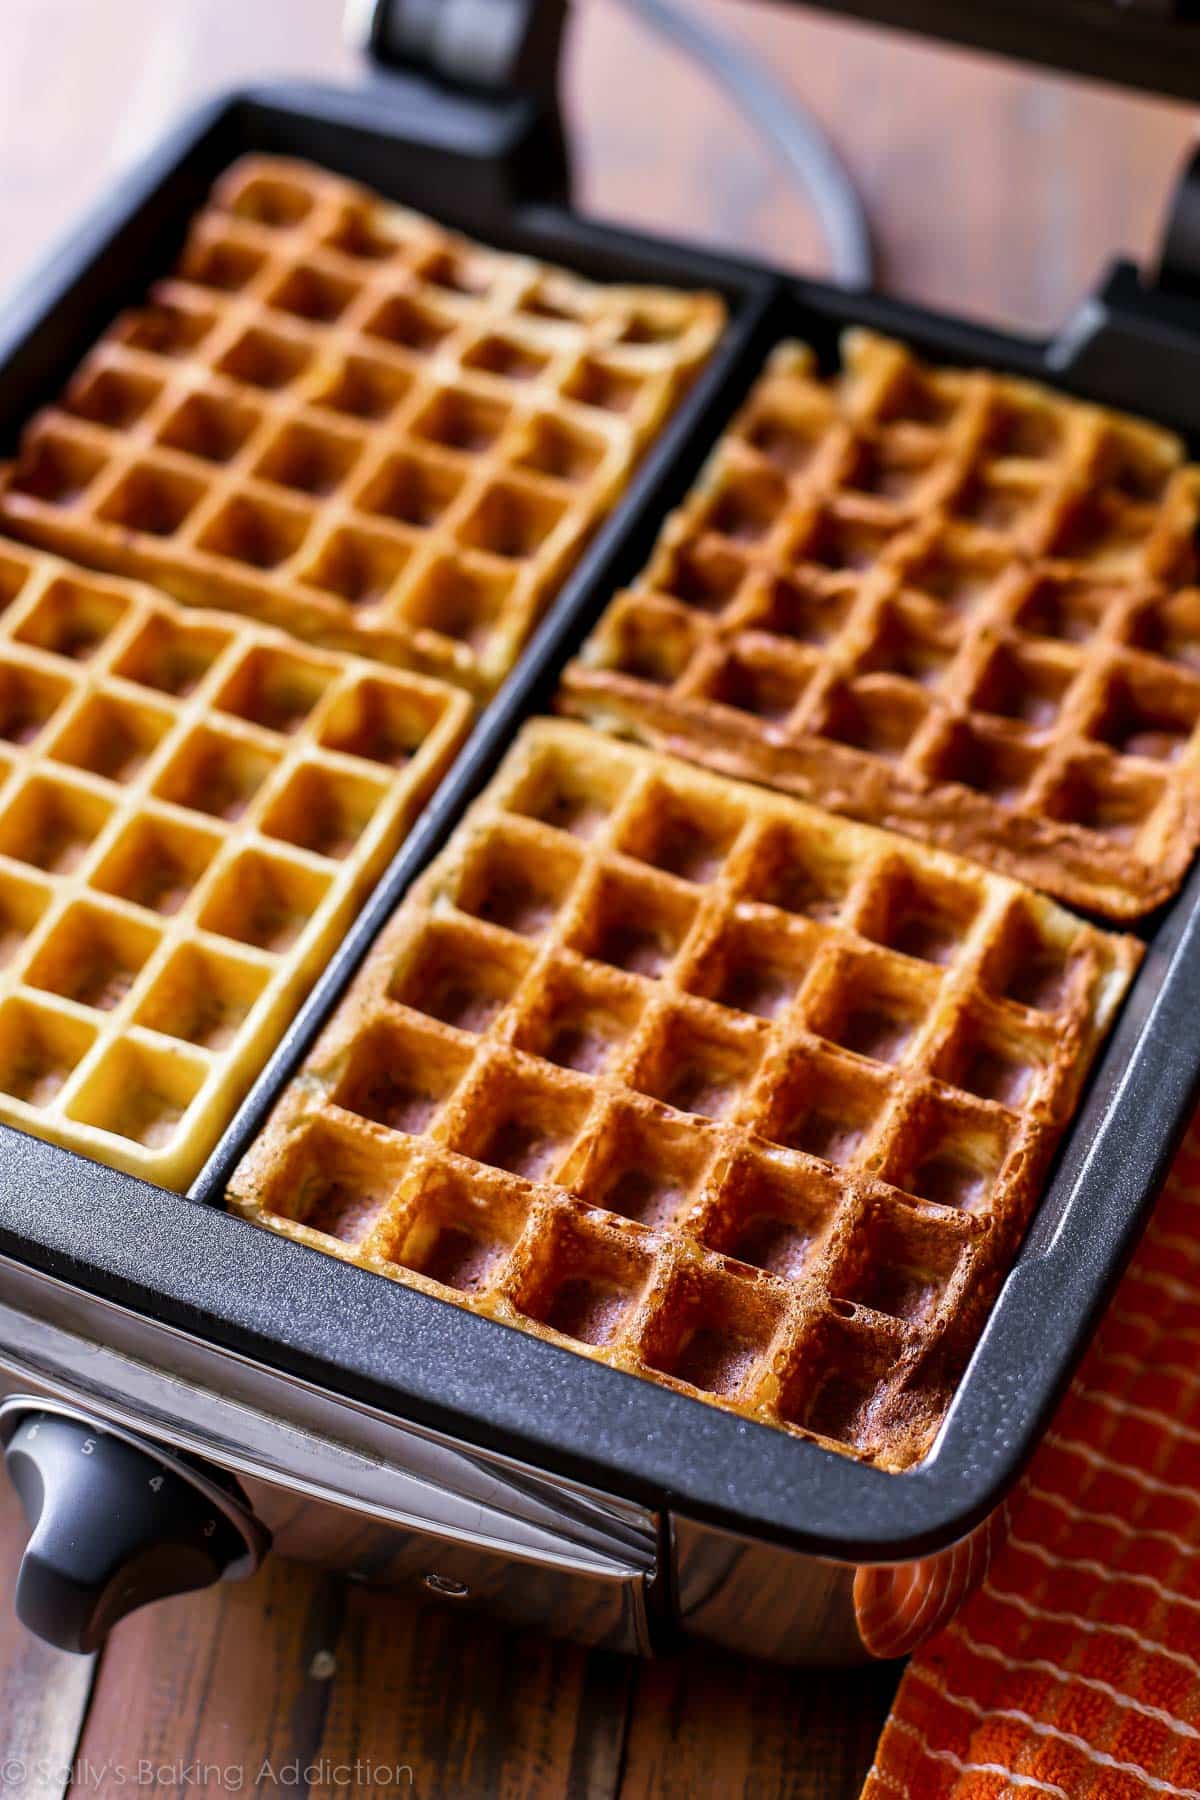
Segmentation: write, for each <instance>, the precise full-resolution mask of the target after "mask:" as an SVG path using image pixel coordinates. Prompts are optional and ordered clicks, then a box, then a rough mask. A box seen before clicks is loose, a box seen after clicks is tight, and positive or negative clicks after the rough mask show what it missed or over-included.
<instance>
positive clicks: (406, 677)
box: [0, 541, 471, 1189]
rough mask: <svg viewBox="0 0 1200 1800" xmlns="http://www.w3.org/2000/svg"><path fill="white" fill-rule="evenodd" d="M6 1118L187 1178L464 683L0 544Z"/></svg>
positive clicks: (291, 1005)
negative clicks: (191, 606) (307, 642)
mask: <svg viewBox="0 0 1200 1800" xmlns="http://www.w3.org/2000/svg"><path fill="white" fill-rule="evenodd" d="M0 602H2V606H3V610H2V611H0V790H2V791H0V964H2V966H0V1120H3V1122H4V1123H5V1124H8V1125H16V1126H19V1127H20V1128H21V1129H22V1130H23V1131H30V1132H33V1133H35V1134H36V1135H37V1136H38V1137H43V1138H49V1139H51V1140H52V1141H53V1142H55V1143H59V1144H66V1145H67V1146H68V1147H69V1148H70V1149H73V1150H78V1151H80V1152H81V1153H83V1154H84V1155H87V1156H91V1157H95V1158H97V1159H98V1160H99V1161H100V1162H105V1163H111V1164H112V1165H113V1166H114V1167H115V1168H119V1169H126V1170H128V1171H129V1172H130V1173H131V1174H134V1175H141V1176H143V1177H145V1178H146V1179H147V1180H150V1181H155V1182H158V1183H160V1184H161V1185H162V1186H163V1187H168V1188H178V1189H182V1188H185V1187H187V1185H188V1183H189V1182H190V1181H191V1180H192V1178H193V1177H194V1176H195V1175H196V1174H197V1173H198V1171H199V1169H200V1167H201V1165H202V1163H203V1162H204V1160H205V1158H206V1156H207V1155H208V1154H209V1152H210V1151H211V1149H212V1148H213V1145H214V1144H215V1142H216V1140H217V1138H218V1136H219V1135H220V1133H221V1132H222V1131H223V1130H224V1128H225V1126H226V1124H227V1123H228V1121H229V1118H230V1115H231V1113H232V1111H233V1109H234V1107H235V1106H236V1105H237V1103H238V1102H239V1101H240V1100H241V1098H242V1097H243V1095H244V1093H245V1092H246V1090H247V1088H248V1087H249V1085H250V1083H251V1081H252V1080H253V1079H254V1077H255V1076H256V1075H257V1074H258V1071H259V1070H260V1068H261V1067H262V1065H263V1063H264V1062H265V1061H266V1059H267V1057H268V1056H269V1055H270V1053H271V1051H272V1050H273V1049H274V1047H275V1044H276V1042H277V1041H278V1038H279V1036H280V1033H281V1032H282V1031H283V1029H284V1027H285V1026H286V1024H287V1023H288V1020H289V1018H290V1016H291V1014H292V1012H293V1011H294V1009H295V1007H296V1005H297V1003H298V1001H299V999H300V998H301V996H302V994H303V992H304V990H305V988H306V987H307V986H308V985H309V983H310V982H311V981H312V979H313V978H314V976H315V975H316V974H317V973H318V972H319V971H320V969H321V967H322V966H323V964H324V963H325V961H326V960H327V959H328V957H329V954H330V952H331V951H332V950H333V948H334V947H335V946H336V945H337V943H338V941H339V939H340V937H341V935H342V933H343V931H344V929H345V927H346V925H347V923H348V922H349V919H350V917H351V915H352V913H353V911H354V909H355V907H356V904H357V903H358V902H359V901H360V900H361V899H362V898H363V897H364V895H365V892H366V889H367V887H368V885H369V884H370V883H371V882H372V881H374V880H375V879H376V877H377V876H378V875H379V874H380V873H381V871H382V869H383V867H384V864H385V863H386V862H387V860H388V859H389V858H390V857H391V855H392V854H393V852H394V851H395V850H396V848H397V847H398V845H399V843H400V841H401V839H402V838H403V836H404V834H405V832H406V831H407V829H408V827H409V824H410V823H411V821H412V819H413V818H414V816H415V815H416V813H417V812H418V811H419V810H420V808H421V806H422V805H423V804H424V802H425V800H426V799H427V797H428V795H429V794H430V792H431V791H432V789H433V787H434V786H435V784H436V783H437V781H438V779H439V777H440V775H441V774H442V772H443V770H444V769H445V768H446V766H447V764H448V762H449V760H450V758H451V757H452V755H453V754H454V751H455V750H456V748H457V746H458V744H459V743H460V741H461V739H462V737H463V735H464V733H465V731H466V728H467V725H468V723H469V717H470V711H471V707H470V702H469V700H468V699H467V697H466V695H465V694H463V693H462V692H461V691H460V690H459V689H457V688H453V687H449V686H446V685H444V684H443V683H440V682H436V681H433V680H431V679H429V678H428V677H425V676H420V675H413V674H407V673H403V672H401V671H398V670H392V669H381V668H378V667H376V666H374V665H372V664H369V663H366V662H362V661H358V660H356V659H354V658H352V657H348V656H345V655H339V654H337V653H334V652H328V651H313V650H309V649H307V648H306V647H304V646H303V645H300V644H296V643H294V642H293V641H292V640H291V639H289V638H286V637H284V636H283V634H282V633H280V632H277V631H273V630H271V629H270V628H269V627H266V626H259V625H254V624H251V623H249V622H248V621H246V620H245V619H239V618H236V617H233V616H231V615H229V614H221V613H212V612H191V611H187V610H185V609H183V608H180V607H177V606H175V605H173V604H172V603H171V602H170V601H169V600H165V599H164V598H163V597H162V596H161V595H160V594H157V593H155V592H154V591H153V590H152V589H150V588H147V587H143V586H141V585H140V584H137V583H134V582H129V581H122V580H119V579H116V578H113V577H103V576H93V575H87V574H84V573H83V572H82V571H81V570H79V569H76V568H73V567H71V566H70V565H69V564H67V563H62V562H59V561H58V559H57V558H55V557H52V556H48V555H46V554H45V553H44V552H41V551H34V550H27V549H25V548H23V547H22V546H20V545H17V544H10V543H5V542H2V541H0Z"/></svg>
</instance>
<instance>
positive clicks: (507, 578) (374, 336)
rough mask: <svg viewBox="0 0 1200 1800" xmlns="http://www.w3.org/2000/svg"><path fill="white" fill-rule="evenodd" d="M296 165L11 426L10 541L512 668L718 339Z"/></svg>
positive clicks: (467, 668)
mask: <svg viewBox="0 0 1200 1800" xmlns="http://www.w3.org/2000/svg"><path fill="white" fill-rule="evenodd" d="M724 316H725V309H724V305H723V303H722V302H721V300H719V299H718V298H717V297H716V296H714V295H711V294H684V293H677V292H673V291H671V290H669V289H664V288H652V287H628V286H625V287H617V286H604V285H601V284H598V283H593V282H589V281H585V280H583V279H582V278H580V277H578V276H575V275H571V274H568V273H566V272H565V271H562V270H559V269H554V268H550V267H547V266H545V265H543V264H540V263H537V262H534V261H533V260H531V259H530V258H528V257H524V256H515V255H507V254H502V253H500V252H499V251H495V250H490V249H485V248H484V247H482V246H481V245H478V244H474V243H471V242H468V241H467V240H466V239H464V238H461V237H458V236H454V235H452V234H451V233H449V232H447V231H444V230H442V229H441V228H440V227H438V226H437V225H435V224H433V223H432V222H431V221H429V220H428V219H424V218H422V217H420V216H419V215H418V214H416V213H413V212H409V211H407V210H405V209H403V208H400V207H397V206H393V205H390V204H389V203H387V202H386V201H383V200H381V199H379V198H378V197H377V196H375V195H372V194H370V193H368V192H367V191H366V190H365V189H363V188H360V187H358V186H356V185H355V184H353V183H351V182H348V181H344V180H342V179H340V178H339V177H337V176H334V175H330V174H325V173H323V172H321V171H319V170H317V169H315V168H311V167H309V166H308V165H306V164H304V163H297V162H288V161H282V160H279V159H275V158H268V157H248V158H245V159H244V160H242V161H241V162H239V163H237V164H236V165H235V166H234V167H233V168H232V169H231V170H230V171H229V172H228V173H227V174H226V175H225V177H224V178H223V179H222V180H221V181H220V182H219V183H218V185H217V187H216V189H215V191H214V193H213V195H212V198H211V200H210V202H209V204H208V206H207V207H206V208H205V209H204V211H203V212H202V213H201V214H200V215H199V217H198V218H197V220H196V221H195V223H194V225H193V228H192V230H191V233H190V235H189V237H188V240H187V244H186V247H185V249H184V251H183V255H182V257H181V260H180V262H179V265H178V267H177V269H176V271H175V273H174V275H173V276H172V278H171V279H170V280H169V281H164V282H161V283H159V284H158V285H157V286H156V287H154V288H153V289H152V290H151V293H150V296H149V301H148V303H147V304H146V305H144V306H142V307H140V308H138V309H137V310H135V311H133V312H129V313H126V314H125V315H124V316H123V317H122V318H120V319H118V321H117V322H116V324H115V325H113V326H112V328H111V329H110V330H109V331H108V332H106V334H105V336H104V337H103V339H102V340H101V342H100V345H99V347H98V348H97V349H96V350H95V351H94V352H93V353H92V354H91V355H90V356H89V357H88V358H87V360H86V361H85V363H84V364H83V366H82V368H81V369H80V370H79V371H78V373H77V374H76V376H75V378H74V379H73V381H72V382H71V383H70V384H69V386H68V388H67V390H66V392H65V394H64V395H63V397H62V399H61V400H60V402H59V403H58V405H57V406H55V407H52V408H50V409H49V410H47V411H45V412H43V413H42V414H40V415H39V416H38V417H37V418H36V419H35V420H34V422H33V423H32V424H31V425H30V427H29V429H28V430H27V431H26V433H25V436H24V439H23V444H22V449H21V453H20V457H19V460H18V462H17V464H16V467H15V469H14V470H13V471H12V472H11V473H10V475H9V478H8V480H7V482H6V484H5V489H4V492H3V495H2V496H0V518H2V519H3V521H4V523H5V524H6V525H7V527H8V529H9V530H11V531H13V532H15V533H16V534H17V535H18V536H21V537H25V538H28V539H30V540H32V541H34V542H37V543H40V544H44V545H46V546H47V547H49V548H50V549H53V550H59V551H62V552H63V553H64V554H66V555H70V556H73V557H76V558H78V559H79V560H80V561H82V562H86V563H88V564H91V565H93V566H99V567H104V568H110V569H116V570H119V571H122V572H124V573H127V574H131V575H141V576H145V577H147V578H148V579H150V580H153V581H156V582H157V583H158V584H159V585H160V586H161V587H163V588H166V589H168V590H169V591H170V592H171V593H173V594H174V595H175V596H176V597H177V598H179V599H182V600H184V601H187V602H190V603H194V604H199V605H209V606H223V607H232V608H235V609H236V610H237V611H239V612H248V613H251V614H252V615H253V616H255V617H256V618H259V619H263V620H266V621H268V622H270V623H272V624H275V625H278V626H281V627H283V628H284V629H286V630H289V631H292V632H294V633H295V634H296V635H298V636H302V637H306V638H308V639H309V640H310V641H323V642H327V643H332V644H337V645H342V646H345V647H350V648H353V649H356V650H359V651H362V650H363V649H364V643H363V639H364V638H365V639H367V640H368V642H367V644H366V646H365V648H366V651H367V653H368V654H371V655H378V656H382V657H384V658H385V659H386V660H388V661H394V662H400V663H404V664H407V665H409V666H417V667H426V668H429V669H432V670H434V671H435V672H439V673H449V674H452V675H453V676H454V677H455V678H456V679H459V680H462V681H463V682H465V683H466V684H467V685H468V686H471V687H472V688H474V689H477V690H479V691H486V690H487V689H489V688H490V687H492V686H494V685H495V683H496V682H497V681H498V680H499V679H500V678H501V677H502V676H503V675H504V674H505V673H506V671H507V670H508V669H509V667H510V666H511V665H512V663H513V661H514V659H515V657H516V655H517V652H518V650H519V649H520V647H521V645H522V644H523V642H524V641H525V639H526V638H527V637H528V635H529V632H530V630H531V629H532V627H533V625H534V623H535V622H536V620H537V618H538V617H539V615H540V614H541V612H542V611H543V609H544V608H545V606H546V605H547V603H548V601H549V600H550V599H552V598H553V595H554V592H555V589H556V587H557V585H558V584H559V582H560V581H561V580H562V578H563V576H564V574H565V573H566V571H567V570H568V569H569V568H570V566H571V564H572V562H573V561H574V560H575V558H576V557H577V555H578V553H579V551H580V549H581V547H582V545H583V543H584V541H585V540H586V538H587V537H588V535H589V533H590V532H591V531H592V530H593V529H594V528H595V526H596V525H597V523H598V522H599V520H600V519H601V518H602V517H603V515H604V514H605V513H606V512H608V511H609V510H610V508H611V507H612V506H613V505H614V504H615V502H616V501H617V500H618V499H619V498H620V496H621V494H622V492H623V490H624V488H625V485H626V484H627V482H628V480H629V476H630V472H631V470H632V468H633V465H634V464H635V462H636V461H637V459H638V457H639V455H640V453H641V452H642V450H644V448H645V447H646V445H647V444H648V443H649V441H650V440H651V439H652V438H653V437H654V436H655V434H656V433H657V432H658V431H659V429H660V428H661V426H662V425H663V423H664V421H665V420H666V419H667V417H668V415H669V414H670V413H671V411H672V410H673V408H674V406H675V404H676V402H677V401H678V400H679V398H680V396H681V395H682V393H683V391H684V389H685V387H686V386H687V385H688V383H689V381H690V380H691V378H692V377H693V376H694V375H695V373H696V371H697V370H698V369H699V368H700V366H701V365H702V364H703V362H704V361H705V359H706V358H707V356H708V354H709V352H710V351H711V350H712V348H713V346H714V344H715V342H716V340H717V338H718V336H719V334H720V331H721V329H722V325H723V321H724Z"/></svg>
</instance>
